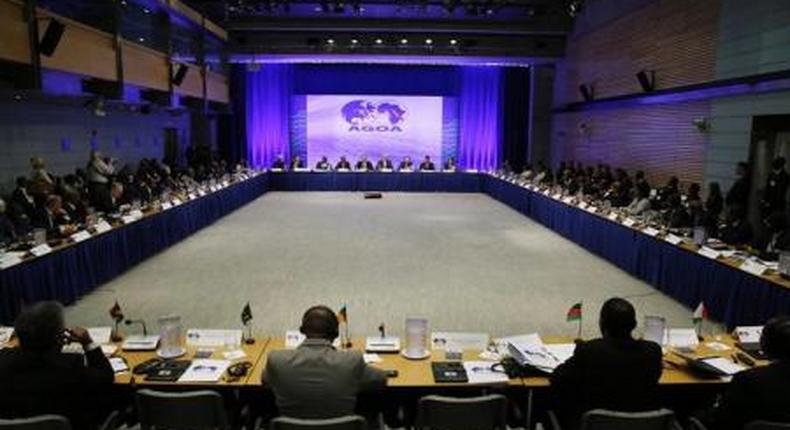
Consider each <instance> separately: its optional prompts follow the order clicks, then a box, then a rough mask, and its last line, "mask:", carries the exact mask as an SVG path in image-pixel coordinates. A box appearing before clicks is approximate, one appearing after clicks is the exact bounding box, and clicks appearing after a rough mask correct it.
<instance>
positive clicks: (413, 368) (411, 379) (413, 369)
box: [249, 337, 523, 388]
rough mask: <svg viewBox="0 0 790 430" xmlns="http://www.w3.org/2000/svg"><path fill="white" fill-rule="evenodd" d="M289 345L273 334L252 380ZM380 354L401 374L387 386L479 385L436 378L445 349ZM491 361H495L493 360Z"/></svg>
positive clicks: (360, 344) (470, 354)
mask: <svg viewBox="0 0 790 430" xmlns="http://www.w3.org/2000/svg"><path fill="white" fill-rule="evenodd" d="M352 344H353V346H352V348H353V349H355V350H360V351H361V350H362V349H364V345H365V339H363V338H359V339H353V341H352ZM282 349H286V348H285V339H284V338H281V337H278V338H272V339H271V340H270V341H269V344H268V346H267V348H266V352H265V354H264V356H263V357H262V358H261V360H260V361H259V363H258V365H257V366H255V369H254V370H253V372H252V375H251V376H250V379H249V380H250V384H258V385H260V383H261V377H262V375H263V371H264V369H265V368H266V357H267V356H268V354H269V353H271V352H272V351H276V350H282ZM479 353H480V351H472V350H469V351H464V355H463V359H464V360H469V361H480V358H479V357H478V355H479ZM378 356H379V357H380V358H381V362H379V363H374V364H373V366H376V367H378V368H380V369H384V370H397V371H398V376H396V377H392V378H388V379H387V386H388V387H392V388H432V387H436V388H449V387H467V388H468V387H474V386H478V385H477V384H463V383H437V382H435V381H434V379H433V373H432V371H431V363H432V362H434V361H447V360H445V358H444V351H439V350H434V351H431V356H430V357H429V358H426V359H424V360H410V359H408V358H406V357H404V356H402V355H400V354H392V353H389V354H381V353H379V354H378ZM491 364H494V363H493V362H492V363H491ZM495 385H499V386H505V385H506V386H512V387H520V386H522V385H523V383H522V380H521V378H516V379H510V380H509V381H508V382H507V384H495Z"/></svg>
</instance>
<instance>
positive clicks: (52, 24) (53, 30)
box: [38, 19, 66, 57]
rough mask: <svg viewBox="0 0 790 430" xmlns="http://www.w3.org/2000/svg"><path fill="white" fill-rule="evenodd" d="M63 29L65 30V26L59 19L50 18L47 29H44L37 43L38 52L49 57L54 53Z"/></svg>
mask: <svg viewBox="0 0 790 430" xmlns="http://www.w3.org/2000/svg"><path fill="white" fill-rule="evenodd" d="M64 31H66V26H65V25H63V24H62V23H61V22H60V21H58V20H56V19H52V20H50V21H49V24H48V25H47V29H46V30H44V37H42V38H41V42H39V44H38V52H40V53H41V55H46V56H47V57H51V56H52V54H54V53H55V49H57V47H58V44H59V43H60V38H61V37H63V32H64Z"/></svg>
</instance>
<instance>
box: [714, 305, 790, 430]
mask: <svg viewBox="0 0 790 430" xmlns="http://www.w3.org/2000/svg"><path fill="white" fill-rule="evenodd" d="M760 345H761V347H762V350H763V352H765V353H766V354H767V355H768V356H769V357H770V358H771V359H773V360H774V362H773V363H771V364H769V365H768V366H763V367H755V368H753V369H749V370H745V371H743V372H740V373H737V374H736V375H735V376H734V377H733V378H732V382H731V383H730V385H729V387H727V392H726V393H725V394H724V397H722V399H721V401H720V402H719V403H718V405H716V406H715V407H714V409H713V411H712V414H710V417H708V418H707V419H704V421H706V422H707V424H708V425H709V428H711V429H717V430H718V429H721V430H740V429H742V428H743V426H744V425H746V424H747V423H749V422H751V421H757V420H763V421H775V422H782V423H790V385H788V381H790V317H787V316H784V317H778V318H774V319H772V320H770V321H768V323H767V324H765V327H763V334H762V336H761V338H760Z"/></svg>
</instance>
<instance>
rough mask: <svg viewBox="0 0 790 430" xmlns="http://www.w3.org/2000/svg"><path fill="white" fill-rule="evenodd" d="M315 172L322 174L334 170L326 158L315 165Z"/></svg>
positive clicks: (322, 158)
mask: <svg viewBox="0 0 790 430" xmlns="http://www.w3.org/2000/svg"><path fill="white" fill-rule="evenodd" d="M315 170H318V171H321V172H326V171H329V170H332V165H331V164H329V161H328V160H327V159H326V156H323V157H321V159H320V160H319V161H318V163H315Z"/></svg>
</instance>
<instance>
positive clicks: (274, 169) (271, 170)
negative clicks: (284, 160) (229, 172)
mask: <svg viewBox="0 0 790 430" xmlns="http://www.w3.org/2000/svg"><path fill="white" fill-rule="evenodd" d="M269 171H270V172H274V173H280V172H282V171H283V169H280V168H279V167H278V168H273V169H269ZM241 177H242V178H243V179H247V177H246V176H245V175H241Z"/></svg>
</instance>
